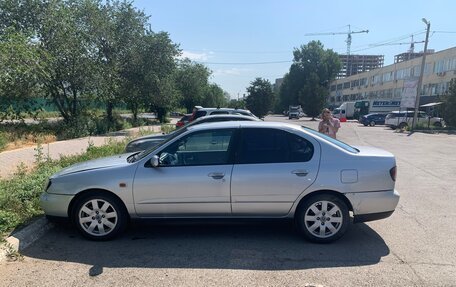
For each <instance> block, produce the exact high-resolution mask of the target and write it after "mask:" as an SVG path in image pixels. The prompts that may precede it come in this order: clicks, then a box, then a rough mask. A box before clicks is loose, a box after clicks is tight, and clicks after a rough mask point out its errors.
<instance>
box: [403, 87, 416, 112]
mask: <svg viewBox="0 0 456 287" xmlns="http://www.w3.org/2000/svg"><path fill="white" fill-rule="evenodd" d="M417 87H418V80H407V81H404V91H403V92H402V98H401V108H414V107H415V100H416V89H417Z"/></svg>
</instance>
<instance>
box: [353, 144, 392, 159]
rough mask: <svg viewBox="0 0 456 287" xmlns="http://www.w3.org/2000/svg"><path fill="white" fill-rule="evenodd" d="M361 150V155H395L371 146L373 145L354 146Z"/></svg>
mask: <svg viewBox="0 0 456 287" xmlns="http://www.w3.org/2000/svg"><path fill="white" fill-rule="evenodd" d="M352 147H354V148H355V149H357V150H359V153H358V155H360V156H375V157H394V155H393V154H392V153H390V152H388V151H386V150H383V149H380V148H376V147H371V146H352Z"/></svg>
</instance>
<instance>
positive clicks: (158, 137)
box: [131, 134, 170, 142]
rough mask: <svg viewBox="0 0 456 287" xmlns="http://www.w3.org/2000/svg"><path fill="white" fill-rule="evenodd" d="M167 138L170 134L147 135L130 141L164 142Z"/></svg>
mask: <svg viewBox="0 0 456 287" xmlns="http://www.w3.org/2000/svg"><path fill="white" fill-rule="evenodd" d="M169 136H170V134H159V135H148V136H142V137H139V138H136V139H134V140H132V141H131V142H137V141H142V140H157V141H161V140H166V139H167V138H168V137H169Z"/></svg>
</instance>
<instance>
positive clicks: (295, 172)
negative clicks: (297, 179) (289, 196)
mask: <svg viewBox="0 0 456 287" xmlns="http://www.w3.org/2000/svg"><path fill="white" fill-rule="evenodd" d="M291 173H293V174H296V175H297V176H306V175H308V174H309V172H308V171H307V170H304V169H297V170H293V171H292V172H291Z"/></svg>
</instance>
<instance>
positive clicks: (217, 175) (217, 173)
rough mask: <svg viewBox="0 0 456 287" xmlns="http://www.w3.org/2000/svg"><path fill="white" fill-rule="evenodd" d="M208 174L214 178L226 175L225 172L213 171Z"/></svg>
mask: <svg viewBox="0 0 456 287" xmlns="http://www.w3.org/2000/svg"><path fill="white" fill-rule="evenodd" d="M207 176H209V177H212V178H213V179H222V178H224V177H225V174H224V173H223V172H211V173H209V174H208V175H207Z"/></svg>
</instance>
